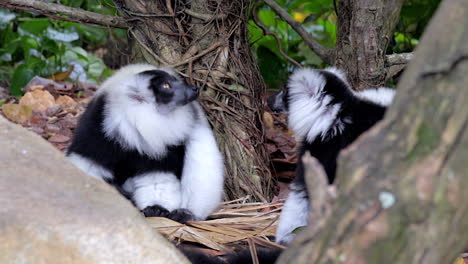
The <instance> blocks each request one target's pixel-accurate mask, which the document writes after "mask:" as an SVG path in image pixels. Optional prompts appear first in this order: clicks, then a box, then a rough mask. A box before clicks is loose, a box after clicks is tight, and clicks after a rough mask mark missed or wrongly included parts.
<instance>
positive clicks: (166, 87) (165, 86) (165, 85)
mask: <svg viewBox="0 0 468 264" xmlns="http://www.w3.org/2000/svg"><path fill="white" fill-rule="evenodd" d="M162 87H163V88H164V89H169V88H171V85H170V84H168V83H165V84H163V85H162Z"/></svg>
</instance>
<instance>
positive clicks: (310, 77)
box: [268, 68, 395, 245]
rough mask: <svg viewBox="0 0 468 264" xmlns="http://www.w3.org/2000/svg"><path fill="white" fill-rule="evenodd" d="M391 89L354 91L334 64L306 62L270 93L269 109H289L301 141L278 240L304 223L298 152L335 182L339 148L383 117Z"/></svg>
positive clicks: (305, 204) (305, 208) (303, 190)
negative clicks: (317, 67) (321, 65)
mask: <svg viewBox="0 0 468 264" xmlns="http://www.w3.org/2000/svg"><path fill="white" fill-rule="evenodd" d="M394 94H395V92H394V90H392V89H389V88H383V87H382V88H377V89H367V90H364V91H361V92H356V91H353V89H352V88H351V86H350V85H349V84H348V82H347V80H346V76H345V74H344V73H343V72H341V71H340V70H338V69H336V68H327V69H324V70H315V69H309V68H304V69H299V70H297V71H295V72H294V73H293V74H292V75H291V76H290V78H289V81H288V84H287V87H286V89H285V90H283V91H282V92H281V93H279V94H278V95H277V96H276V97H271V98H269V102H268V103H269V105H270V107H271V108H272V109H273V110H275V111H280V112H287V113H288V114H289V115H288V125H289V127H290V128H291V129H292V131H293V132H294V134H295V137H296V138H297V139H298V140H299V142H300V147H299V151H298V162H297V168H296V176H295V179H294V181H293V182H292V183H291V185H290V188H291V192H290V193H289V195H288V197H287V199H286V202H285V204H284V206H283V211H282V213H281V216H280V220H279V225H278V229H277V233H276V241H277V242H278V243H281V244H285V245H286V244H289V243H290V242H291V240H292V239H293V238H294V237H295V234H294V233H292V231H294V230H295V229H297V228H298V227H301V226H305V225H307V217H308V215H309V200H308V191H307V188H306V184H305V179H304V168H303V164H302V161H301V160H302V159H301V158H302V156H303V155H304V154H305V153H306V152H307V151H309V152H310V154H311V155H312V156H313V157H315V158H316V159H317V160H318V161H319V162H320V164H321V165H322V166H323V167H324V170H325V172H326V174H327V177H328V180H329V182H330V183H333V181H334V179H335V174H336V162H337V157H338V154H339V152H340V151H341V150H342V149H344V148H345V147H347V146H348V145H349V144H351V143H352V142H354V141H355V140H356V139H357V138H358V137H359V136H360V135H361V134H362V133H364V132H365V131H366V130H368V129H369V128H371V127H372V126H373V125H375V124H376V123H377V122H378V121H380V120H381V119H382V118H383V116H384V113H385V111H386V108H387V106H388V105H390V103H391V102H392V100H393V97H394Z"/></svg>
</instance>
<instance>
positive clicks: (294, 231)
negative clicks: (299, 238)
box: [291, 226, 305, 234]
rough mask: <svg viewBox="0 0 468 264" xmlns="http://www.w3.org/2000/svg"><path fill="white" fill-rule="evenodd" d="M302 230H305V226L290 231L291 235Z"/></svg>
mask: <svg viewBox="0 0 468 264" xmlns="http://www.w3.org/2000/svg"><path fill="white" fill-rule="evenodd" d="M304 228H305V226H300V227H296V228H295V229H294V230H293V231H291V233H293V234H297V233H299V232H300V231H301V230H302V229H304Z"/></svg>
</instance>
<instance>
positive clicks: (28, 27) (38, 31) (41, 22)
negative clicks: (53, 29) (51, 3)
mask: <svg viewBox="0 0 468 264" xmlns="http://www.w3.org/2000/svg"><path fill="white" fill-rule="evenodd" d="M48 26H49V19H48V18H31V19H28V20H27V21H24V22H22V23H21V24H20V25H19V27H20V28H21V29H22V30H24V31H27V32H29V33H31V34H33V35H36V36H41V35H42V34H43V33H44V31H45V30H46V29H47V27H48Z"/></svg>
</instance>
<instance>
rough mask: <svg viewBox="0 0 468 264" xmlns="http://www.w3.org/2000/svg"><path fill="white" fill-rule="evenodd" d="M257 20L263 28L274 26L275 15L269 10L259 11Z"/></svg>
mask: <svg viewBox="0 0 468 264" xmlns="http://www.w3.org/2000/svg"><path fill="white" fill-rule="evenodd" d="M258 18H259V19H260V22H261V23H262V24H263V25H265V26H274V25H275V24H276V13H275V12H273V11H272V10H270V9H267V10H259V11H258Z"/></svg>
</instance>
